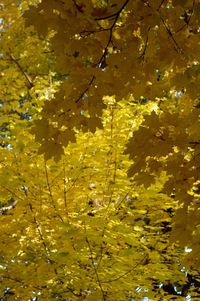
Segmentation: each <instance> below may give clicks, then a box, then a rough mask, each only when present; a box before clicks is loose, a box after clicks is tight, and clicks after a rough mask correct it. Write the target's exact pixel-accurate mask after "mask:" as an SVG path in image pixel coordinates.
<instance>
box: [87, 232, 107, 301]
mask: <svg viewBox="0 0 200 301" xmlns="http://www.w3.org/2000/svg"><path fill="white" fill-rule="evenodd" d="M85 240H86V243H87V245H88V248H89V251H90V255H91V261H92V267H93V269H94V272H95V275H96V279H97V283H98V285H99V288H100V290H101V294H102V297H103V300H104V301H106V296H105V292H104V290H103V287H102V285H101V280H100V278H99V274H98V271H97V268H96V266H95V262H94V260H93V257H92V248H91V245H90V242H89V240H88V238H87V237H86V239H85Z"/></svg>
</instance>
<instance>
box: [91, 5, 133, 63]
mask: <svg viewBox="0 0 200 301" xmlns="http://www.w3.org/2000/svg"><path fill="white" fill-rule="evenodd" d="M128 2H129V0H126V1H125V2H124V4H123V5H122V6H121V8H120V9H119V10H118V11H117V12H116V13H114V14H112V15H110V16H107V17H103V18H96V19H95V20H105V19H110V18H113V17H114V21H113V23H112V25H111V27H110V28H108V30H109V32H110V33H109V38H108V42H107V44H106V46H105V48H104V51H103V54H102V56H101V58H100V60H99V62H98V63H97V64H96V66H97V67H98V68H101V67H102V66H101V65H102V64H103V62H104V65H105V59H106V56H107V54H108V47H109V45H110V43H111V42H112V34H113V29H114V27H115V25H116V23H117V20H118V18H119V16H120V14H121V12H122V11H123V9H124V8H125V7H126V5H127V4H128Z"/></svg>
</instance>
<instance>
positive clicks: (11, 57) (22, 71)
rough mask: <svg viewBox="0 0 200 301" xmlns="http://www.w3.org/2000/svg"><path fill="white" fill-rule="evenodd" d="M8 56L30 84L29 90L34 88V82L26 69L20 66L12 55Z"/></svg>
mask: <svg viewBox="0 0 200 301" xmlns="http://www.w3.org/2000/svg"><path fill="white" fill-rule="evenodd" d="M8 56H9V57H10V59H11V61H12V62H14V63H15V65H16V66H17V67H18V69H19V70H20V72H21V73H22V74H23V76H24V77H25V78H26V80H27V82H28V84H29V86H28V88H29V89H31V88H33V87H34V84H33V82H32V80H31V78H30V76H29V75H28V74H27V73H26V71H24V69H23V68H22V66H21V65H20V64H19V62H18V60H17V59H16V58H15V57H14V55H12V54H9V55H8Z"/></svg>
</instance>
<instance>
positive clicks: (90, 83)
mask: <svg viewBox="0 0 200 301" xmlns="http://www.w3.org/2000/svg"><path fill="white" fill-rule="evenodd" d="M94 80H95V76H94V75H93V76H92V78H91V80H90V82H89V84H88V86H87V88H86V89H85V90H84V91H83V92H82V93H81V94H80V96H79V98H78V99H77V100H76V101H75V103H78V102H79V101H80V100H81V99H83V97H84V96H85V94H86V93H87V91H88V90H89V89H90V87H91V86H92V83H93V81H94Z"/></svg>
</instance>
